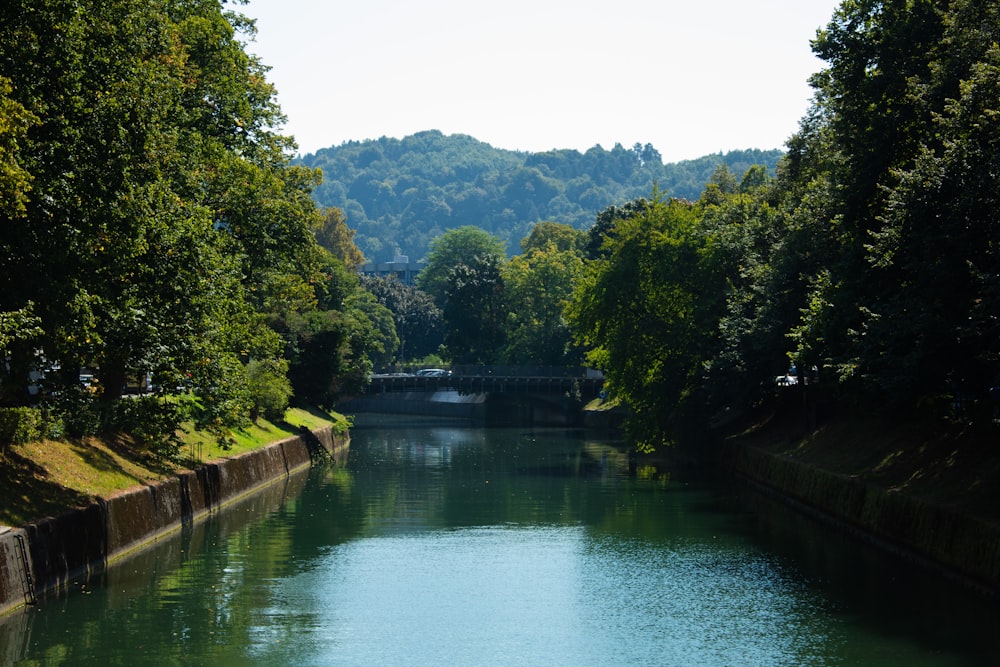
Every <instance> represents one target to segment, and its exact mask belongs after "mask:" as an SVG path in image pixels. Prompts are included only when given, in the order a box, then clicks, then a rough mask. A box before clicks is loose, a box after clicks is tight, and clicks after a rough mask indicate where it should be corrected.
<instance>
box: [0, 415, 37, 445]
mask: <svg viewBox="0 0 1000 667" xmlns="http://www.w3.org/2000/svg"><path fill="white" fill-rule="evenodd" d="M46 431H47V428H46V419H45V415H44V413H43V412H42V411H41V410H39V409H38V408H0V451H3V450H4V449H6V447H7V445H9V444H12V443H19V442H31V441H33V440H41V439H42V438H44V437H45V436H46V435H47V433H46Z"/></svg>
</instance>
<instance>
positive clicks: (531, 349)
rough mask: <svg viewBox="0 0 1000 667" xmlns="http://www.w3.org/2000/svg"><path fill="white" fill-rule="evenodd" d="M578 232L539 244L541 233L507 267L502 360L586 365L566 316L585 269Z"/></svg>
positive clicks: (509, 362) (580, 234) (520, 363)
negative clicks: (504, 333)
mask: <svg viewBox="0 0 1000 667" xmlns="http://www.w3.org/2000/svg"><path fill="white" fill-rule="evenodd" d="M541 224H544V223H539V225H541ZM539 225H536V227H535V229H537V228H538V226H539ZM573 231H574V234H573V235H572V236H567V237H559V238H553V239H550V240H548V241H547V242H546V243H545V245H539V244H541V236H539V235H535V234H534V233H533V234H532V236H529V237H528V238H527V239H525V241H524V242H522V244H521V245H522V247H525V253H524V254H522V255H518V256H516V257H513V258H511V260H510V261H509V262H507V263H506V264H505V265H504V267H503V284H504V299H505V302H506V305H505V310H506V313H507V323H506V325H505V328H506V330H507V333H506V336H505V337H506V345H505V346H504V348H503V353H502V355H501V358H500V360H501V361H502V362H503V363H506V364H515V365H540V366H577V365H579V364H580V363H581V361H582V353H581V351H580V350H579V348H578V347H576V346H575V345H574V344H573V335H572V332H571V330H570V327H569V323H568V322H567V321H566V319H565V317H564V314H563V312H564V310H565V308H566V305H567V304H568V303H569V300H570V297H571V295H572V294H573V288H574V287H575V286H576V284H577V282H578V281H579V279H580V277H581V276H582V274H583V270H584V269H583V256H582V253H581V252H580V247H581V245H582V239H583V237H584V236H583V234H582V233H580V232H575V230H573ZM560 240H561V241H562V243H560Z"/></svg>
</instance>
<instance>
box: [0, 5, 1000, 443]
mask: <svg viewBox="0 0 1000 667" xmlns="http://www.w3.org/2000/svg"><path fill="white" fill-rule="evenodd" d="M998 14H1000V7H998V6H997V5H996V4H995V3H982V2H976V1H973V0H953V1H951V2H947V3H942V2H932V1H930V0H905V1H904V0H897V1H893V2H876V1H875V0H844V2H843V3H842V4H841V5H840V7H839V8H838V9H837V10H836V12H835V13H834V15H833V17H832V18H831V20H830V22H829V23H828V25H827V26H826V27H825V28H824V29H823V30H821V31H820V32H819V33H818V34H817V35H816V37H815V39H814V40H813V42H812V46H813V50H814V52H815V53H816V54H817V56H819V58H821V60H822V61H823V62H824V63H825V65H824V67H823V68H822V69H821V70H820V71H819V72H817V73H816V74H815V75H814V76H813V77H812V78H811V81H810V82H811V85H812V86H813V88H814V91H815V96H814V98H813V103H812V106H811V108H810V109H809V112H808V113H807V114H806V116H805V117H804V118H803V119H802V120H801V122H800V125H799V128H798V130H797V131H796V132H795V134H794V135H793V136H792V137H791V138H790V139H789V141H788V142H787V147H786V148H787V150H786V151H785V152H784V154H783V155H782V156H781V157H780V159H778V160H777V162H776V163H774V162H772V160H774V159H775V158H777V156H776V155H771V154H768V153H762V152H754V151H749V152H736V153H732V154H728V155H727V156H714V157H712V156H710V158H706V159H705V161H704V162H703V163H702V162H701V161H697V162H698V164H697V165H688V166H689V167H690V170H689V171H686V172H684V173H686V174H687V175H686V176H684V177H683V178H680V177H679V176H678V177H677V178H675V180H671V178H674V177H672V176H671V177H668V176H667V172H668V171H669V169H668V166H667V165H662V163H661V162H660V160H659V156H658V154H657V153H656V152H655V149H653V148H652V147H651V146H645V147H640V146H636V147H634V148H632V149H625V148H622V147H620V146H616V147H615V148H613V149H612V150H611V151H606V150H604V149H601V148H599V147H595V148H594V149H592V150H590V151H587V152H586V153H584V154H579V153H577V152H575V151H556V152H552V153H546V154H535V155H529V154H524V155H521V154H514V153H507V152H503V151H495V150H494V149H492V148H490V147H488V146H485V145H484V144H481V143H480V142H477V141H475V140H474V139H472V138H469V137H445V136H443V135H441V134H440V133H438V132H433V131H430V132H426V133H421V134H418V135H415V136H413V137H408V138H406V139H404V140H394V139H382V140H378V141H375V142H360V143H348V144H345V145H344V146H341V147H339V148H332V149H327V150H325V151H320V153H318V154H317V155H315V156H309V157H307V158H304V159H301V160H298V159H295V158H294V157H293V156H294V152H295V144H294V140H293V139H292V138H291V137H286V136H283V135H282V134H281V133H280V131H279V130H278V129H276V128H280V127H281V123H282V120H283V119H282V116H281V110H280V108H279V107H278V105H277V103H276V101H275V93H274V89H273V87H272V86H271V85H270V84H269V83H268V82H267V78H266V66H265V64H264V63H261V62H259V61H258V60H257V59H255V58H254V57H251V56H249V55H247V53H246V51H245V48H244V47H245V43H246V40H247V39H249V38H250V37H252V34H253V29H254V28H253V24H252V23H251V22H249V21H247V20H246V19H245V18H244V17H242V16H241V15H239V14H238V13H234V12H230V11H223V9H222V8H221V7H220V6H219V4H218V3H217V2H215V1H214V0H196V1H195V2H177V1H176V0H154V1H152V2H150V1H149V0H143V1H141V2H140V1H139V0H111V1H105V2H100V3H98V2H88V1H85V2H79V1H77V0H74V1H73V2H70V1H69V0H12V1H11V2H9V3H6V4H5V5H4V6H3V8H2V9H0V19H2V21H0V202H2V207H0V216H2V224H0V252H2V253H3V260H2V262H0V357H2V358H3V359H4V362H5V363H4V364H3V365H2V367H0V405H2V406H4V407H3V408H2V409H0V429H2V432H3V438H5V439H7V440H9V439H12V438H15V437H16V438H25V437H39V436H40V435H48V436H52V437H58V436H77V435H84V434H89V433H98V432H107V431H112V432H129V433H132V434H133V435H135V436H136V437H138V438H139V439H141V440H144V441H147V442H150V443H159V444H158V445H157V446H159V447H162V448H165V449H164V451H166V452H167V453H168V454H169V452H170V451H171V450H170V445H171V442H172V438H173V437H174V434H175V433H176V429H177V427H178V426H179V425H180V424H181V423H192V424H193V425H194V427H195V428H198V429H204V430H208V431H210V432H212V433H216V434H218V436H219V437H220V438H225V437H226V433H227V432H228V431H229V429H232V428H236V427H239V426H240V425H241V424H245V423H247V422H248V421H252V420H253V419H255V418H257V416H259V415H263V414H271V415H277V416H280V414H281V413H282V411H283V410H284V408H285V406H287V405H288V404H289V402H292V403H299V404H306V405H320V406H326V407H329V406H332V405H333V404H334V403H335V401H336V399H337V397H338V396H341V395H343V394H349V393H351V392H357V391H360V390H361V389H362V388H363V386H364V384H365V381H366V379H367V377H368V375H369V374H370V373H371V372H372V371H373V370H374V369H379V368H385V367H387V366H388V365H390V364H393V363H399V362H405V361H412V360H414V359H434V360H439V361H441V362H442V363H448V362H451V363H500V362H502V363H519V364H578V363H587V364H589V365H592V366H594V367H597V368H600V369H602V370H603V371H604V372H605V374H606V376H607V379H608V383H607V388H608V395H609V397H610V398H611V400H614V401H618V402H620V403H621V404H623V405H626V406H628V408H629V409H630V412H631V415H632V417H631V420H630V425H629V428H630V432H631V435H632V437H633V438H634V440H635V441H636V442H637V443H639V444H640V445H641V446H644V447H655V446H658V445H661V444H663V443H668V442H672V441H674V440H675V439H676V438H677V436H678V435H679V434H680V433H681V432H683V431H684V430H690V429H698V428H702V429H703V428H704V427H705V425H706V424H709V423H720V422H723V421H725V420H726V419H729V418H732V416H738V415H741V414H745V413H747V412H748V411H752V410H755V409H758V408H760V407H761V406H762V405H766V404H767V403H768V402H774V401H777V400H780V399H781V396H782V394H783V393H786V394H787V386H786V387H779V386H776V378H778V377H781V378H783V380H784V382H783V384H785V385H788V384H790V383H792V384H793V386H795V387H797V388H799V389H804V388H806V387H807V386H808V387H809V388H810V389H809V390H810V392H814V394H815V392H820V395H821V396H822V399H823V401H824V402H825V403H826V404H828V405H832V406H836V407H837V409H842V410H857V411H863V412H866V413H868V414H872V413H874V414H879V415H881V416H884V417H887V418H889V419H894V420H907V421H910V420H920V421H921V422H922V423H927V424H928V425H931V426H932V427H934V428H938V427H942V426H943V425H966V426H969V425H971V426H975V427H976V428H986V429H995V428H996V424H997V423H998V408H1000V396H998V394H1000V256H998V251H1000V249H998V240H1000V233H998V228H997V225H998V222H997V211H998V210H1000V207H998V201H997V199H998V197H1000V46H998V44H1000V15H998ZM421 146H423V148H421ZM730 156H732V157H733V160H734V161H733V163H732V164H729V163H728V162H727V161H726V160H728V159H729V157H730ZM722 158H725V159H722ZM338 161H339V162H338ZM404 164H409V165H410V166H411V167H412V168H407V169H404V168H403V166H402V165H404ZM702 170H707V171H705V172H704V176H695V175H694V174H698V173H702ZM678 173H680V172H675V175H676V174H678ZM696 178H704V181H703V182H702V183H703V184H702V185H701V186H698V187H696V190H695V191H692V190H690V189H685V188H687V187H688V185H686V184H684V183H686V182H687V181H689V180H690V179H696ZM491 188H493V189H492V190H491ZM586 193H589V194H586ZM584 194H586V196H585V197H584ZM459 195H460V196H459ZM501 195H502V196H501ZM362 201H363V202H365V203H364V204H362V203H361V202H362ZM494 201H496V202H500V201H507V202H508V203H507V204H503V206H504V208H502V209H500V211H501V212H500V214H496V213H495V211H496V210H497V209H496V208H495V204H494V203H492V202H494ZM321 204H325V205H321ZM379 207H381V208H379ZM439 214H440V217H438V216H439ZM498 215H499V218H498V217H496V216H498ZM500 218H503V219H500ZM432 220H433V221H436V222H434V223H433V224H431V225H429V226H420V225H417V223H418V222H420V223H426V222H429V221H432ZM401 239H412V245H404V244H403V243H402V241H401ZM396 252H404V253H411V254H412V255H414V258H421V257H423V256H425V257H426V260H427V262H426V268H425V269H424V270H423V271H422V272H421V273H420V275H419V278H418V283H417V285H416V286H406V285H401V284H399V283H398V282H396V281H392V280H382V279H365V280H362V279H361V278H359V276H358V275H357V273H356V269H357V268H358V266H359V265H360V264H361V263H362V262H363V261H364V259H365V258H366V256H368V257H369V258H370V259H386V258H387V257H386V255H385V254H382V253H388V254H389V255H391V254H395V253H396ZM82 369H87V370H88V371H89V372H90V374H88V375H87V377H88V378H90V377H93V378H94V379H93V382H90V381H88V383H86V384H88V385H89V386H84V383H82V382H81V378H82V377H83V375H82ZM136 377H139V378H150V379H151V380H152V383H153V384H154V385H155V387H156V389H157V391H156V393H155V394H152V395H149V396H147V397H140V398H137V399H128V400H124V399H123V398H122V393H123V388H124V387H126V386H127V385H128V383H129V382H130V378H136ZM789 378H791V379H789Z"/></svg>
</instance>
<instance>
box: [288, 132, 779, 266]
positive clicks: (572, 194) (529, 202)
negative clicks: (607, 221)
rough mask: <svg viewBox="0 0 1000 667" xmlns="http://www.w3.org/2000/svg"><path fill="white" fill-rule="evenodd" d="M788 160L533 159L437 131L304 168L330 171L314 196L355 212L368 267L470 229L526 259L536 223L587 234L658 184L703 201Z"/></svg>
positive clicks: (555, 155) (322, 157) (743, 156)
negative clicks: (524, 247) (711, 188)
mask: <svg viewBox="0 0 1000 667" xmlns="http://www.w3.org/2000/svg"><path fill="white" fill-rule="evenodd" d="M781 155H782V152H781V151H778V150H769V151H761V150H740V151H731V152H729V153H725V154H722V153H718V154H715V155H706V156H704V157H701V158H698V159H696V160H688V161H684V162H678V163H674V164H666V165H665V164H663V160H662V158H661V156H660V154H659V152H657V150H656V149H655V148H653V146H651V145H650V144H646V145H645V146H642V145H640V144H636V145H635V146H633V147H632V148H624V147H623V146H621V145H620V144H616V145H615V147H614V148H612V149H611V150H605V149H604V148H602V147H601V146H594V147H593V148H591V149H589V150H588V151H586V152H585V153H580V152H579V151H576V150H553V151H548V152H544V153H523V152H515V151H508V150H502V149H498V148H493V147H492V146H490V145H489V144H486V143H483V142H481V141H478V140H476V139H474V138H473V137H470V136H466V135H450V136H446V135H444V134H442V133H441V132H438V131H436V130H432V131H427V132H420V133H418V134H415V135H412V136H409V137H405V138H403V139H393V138H386V137H383V138H381V139H377V140H368V141H360V142H358V141H351V142H347V143H344V144H342V145H340V146H335V147H331V148H325V149H323V150H320V151H318V152H317V153H315V154H310V155H306V156H305V157H303V158H301V160H300V162H301V163H302V164H304V165H306V166H308V167H314V168H315V167H318V168H320V169H322V170H323V183H322V184H321V185H320V186H319V187H317V188H316V190H315V191H314V193H313V196H314V198H315V199H316V201H317V203H319V204H320V205H321V206H328V207H329V206H334V207H337V208H339V209H341V210H343V211H344V213H346V215H347V224H348V225H349V226H350V227H351V228H353V229H356V230H357V236H356V237H355V242H356V243H357V244H358V246H359V247H360V248H361V250H362V251H363V252H364V253H365V256H366V257H367V258H368V260H369V261H389V260H391V259H392V257H393V256H394V255H396V254H403V255H408V256H409V257H410V259H411V260H419V259H422V258H423V257H424V256H425V255H426V254H427V246H428V243H429V242H430V241H431V240H432V239H434V238H435V237H437V236H440V235H441V233H442V232H444V231H446V230H448V229H453V228H456V227H460V226H463V225H474V226H476V227H480V228H482V229H484V230H486V231H488V232H490V233H491V234H495V235H496V236H498V237H499V238H500V239H502V240H503V241H504V242H505V243H506V245H507V251H508V252H509V253H516V252H517V244H518V242H519V241H520V239H522V238H524V237H525V236H527V234H528V232H529V231H530V229H531V226H532V225H534V224H535V223H536V222H539V221H542V220H547V221H552V222H561V223H565V224H568V225H572V226H573V227H575V228H577V229H585V228H587V227H589V226H590V225H592V224H594V220H595V218H596V216H597V213H598V212H599V211H601V210H604V209H605V208H607V207H609V206H612V205H621V204H623V203H625V202H627V201H631V200H633V199H635V198H637V197H647V196H649V193H650V192H651V191H652V190H653V187H654V186H657V187H658V188H659V190H660V191H661V192H663V193H664V194H666V195H668V196H670V197H678V198H681V199H690V200H694V199H697V198H698V197H699V196H700V195H701V192H702V190H703V189H704V187H705V183H707V182H708V181H709V180H710V179H711V177H712V174H713V172H714V171H715V169H716V168H717V167H718V166H719V165H722V164H725V165H727V166H728V167H729V169H730V170H731V171H732V172H733V173H735V174H742V173H743V172H744V171H746V170H747V169H748V168H749V167H751V166H753V165H758V164H759V165H764V166H765V167H767V170H768V171H769V172H770V173H773V172H774V167H775V164H776V163H777V161H778V160H779V159H780V157H781Z"/></svg>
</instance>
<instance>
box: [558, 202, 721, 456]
mask: <svg viewBox="0 0 1000 667" xmlns="http://www.w3.org/2000/svg"><path fill="white" fill-rule="evenodd" d="M631 211H637V212H636V213H634V214H632V215H628V216H627V217H622V218H618V219H616V220H614V221H613V226H612V227H613V228H612V229H611V230H610V233H609V234H608V236H607V238H608V241H607V242H606V244H605V245H604V246H603V252H604V253H605V258H603V259H598V260H594V261H591V262H590V263H589V264H588V265H587V269H586V271H585V273H584V276H583V278H582V280H581V281H580V283H579V285H578V286H577V289H576V291H575V293H574V295H573V300H572V302H571V303H570V305H569V307H568V309H567V316H568V318H569V321H570V323H571V324H572V325H573V327H574V329H575V331H576V335H577V338H578V341H579V342H580V343H581V344H583V345H584V346H585V347H587V348H588V349H589V350H590V351H589V352H588V357H589V359H590V360H591V362H592V363H594V364H595V365H596V366H597V367H599V368H601V369H603V370H604V372H605V374H606V375H607V378H608V384H609V387H610V389H611V391H612V392H613V394H614V395H616V396H617V397H619V398H620V399H621V400H622V401H623V402H624V403H626V404H627V405H628V406H629V407H630V408H632V410H633V413H634V415H633V417H632V418H631V419H630V422H629V428H630V432H631V434H632V436H633V437H634V438H635V440H636V442H637V443H638V444H640V445H643V446H646V447H655V446H657V445H659V444H661V443H664V442H669V441H671V440H672V438H673V437H674V436H675V435H676V433H677V429H678V427H679V424H680V422H679V421H678V417H680V416H682V415H684V414H685V410H686V409H687V408H689V407H691V405H693V403H694V401H693V399H694V397H695V396H696V395H697V392H698V391H699V390H700V389H701V385H702V382H703V368H704V362H705V361H706V359H708V358H709V356H710V355H711V354H712V352H713V351H714V350H715V349H716V347H717V342H716V341H717V336H716V335H715V333H714V332H715V326H716V322H717V321H718V315H719V313H720V312H721V303H722V300H721V294H722V290H721V289H719V287H720V277H719V275H718V272H717V271H716V268H715V266H714V257H713V254H712V247H711V245H710V244H709V243H708V242H707V241H706V239H705V238H704V237H702V236H700V235H699V234H697V233H696V227H697V224H698V212H697V210H696V209H695V207H693V206H692V205H691V204H688V203H684V202H679V201H677V200H672V201H669V202H668V201H663V200H662V199H660V198H659V197H658V196H654V198H653V199H652V200H651V201H648V202H645V203H644V204H643V205H642V206H636V207H632V208H631Z"/></svg>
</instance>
